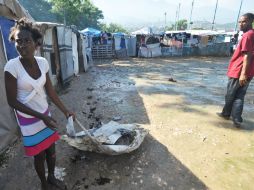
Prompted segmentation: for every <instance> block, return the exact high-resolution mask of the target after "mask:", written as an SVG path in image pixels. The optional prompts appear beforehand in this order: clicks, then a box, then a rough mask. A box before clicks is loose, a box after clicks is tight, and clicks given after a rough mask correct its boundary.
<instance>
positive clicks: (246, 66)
mask: <svg viewBox="0 0 254 190" xmlns="http://www.w3.org/2000/svg"><path fill="white" fill-rule="evenodd" d="M251 56H252V55H251V53H250V52H246V53H244V56H243V67H242V71H241V75H240V78H239V83H240V86H244V85H246V84H247V83H248V76H247V71H248V69H249V65H250V61H251Z"/></svg>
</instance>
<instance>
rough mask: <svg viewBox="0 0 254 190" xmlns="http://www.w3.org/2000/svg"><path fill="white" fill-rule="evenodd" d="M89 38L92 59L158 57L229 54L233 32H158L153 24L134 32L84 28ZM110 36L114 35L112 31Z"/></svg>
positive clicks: (84, 33)
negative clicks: (105, 36)
mask: <svg viewBox="0 0 254 190" xmlns="http://www.w3.org/2000/svg"><path fill="white" fill-rule="evenodd" d="M81 33H82V34H83V35H84V36H87V37H88V38H91V40H89V41H90V42H91V43H90V49H91V52H92V57H93V58H95V59H96V58H99V59H101V58H122V57H127V56H131V57H158V56H164V57H168V56H198V55H202V56H210V55H213V56H228V55H230V48H231V46H232V43H231V38H232V34H229V33H226V32H224V31H211V30H185V31H167V32H163V33H159V34H155V33H153V31H152V28H151V27H144V28H141V29H140V30H137V31H134V32H132V33H131V34H130V35H126V34H124V33H113V34H112V38H111V37H109V35H107V36H108V37H107V39H108V40H105V39H104V37H103V36H104V34H103V32H101V31H99V30H96V29H93V28H86V29H84V30H82V31H81ZM110 35H111V34H110Z"/></svg>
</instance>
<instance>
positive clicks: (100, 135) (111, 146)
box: [62, 119, 148, 155]
mask: <svg viewBox="0 0 254 190" xmlns="http://www.w3.org/2000/svg"><path fill="white" fill-rule="evenodd" d="M76 122H77V123H78V125H79V126H80V127H81V128H82V129H83V131H81V132H79V133H76V137H75V138H71V137H69V136H67V135H63V136H62V140H64V141H66V142H67V143H68V144H69V145H70V146H73V147H75V148H77V149H79V150H83V151H91V152H98V153H104V154H108V155H119V154H124V153H129V152H131V151H133V150H136V149H137V148H138V147H139V146H140V145H141V143H142V142H143V140H144V138H145V136H146V135H147V134H148V131H147V130H146V129H143V128H140V127H138V126H137V125H136V124H120V123H117V122H115V121H110V122H109V123H107V124H103V125H102V126H101V127H100V128H93V129H89V130H87V129H85V127H84V126H83V125H82V124H81V123H80V122H79V121H78V120H77V119H76Z"/></svg>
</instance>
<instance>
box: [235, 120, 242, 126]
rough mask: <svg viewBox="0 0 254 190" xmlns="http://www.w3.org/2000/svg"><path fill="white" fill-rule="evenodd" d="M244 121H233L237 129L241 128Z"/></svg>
mask: <svg viewBox="0 0 254 190" xmlns="http://www.w3.org/2000/svg"><path fill="white" fill-rule="evenodd" d="M242 122H243V121H239V120H238V119H233V123H234V125H235V126H236V127H241V124H242Z"/></svg>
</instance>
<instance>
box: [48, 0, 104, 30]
mask: <svg viewBox="0 0 254 190" xmlns="http://www.w3.org/2000/svg"><path fill="white" fill-rule="evenodd" d="M49 2H51V4H52V12H53V13H56V14H57V15H58V18H60V19H61V20H62V22H64V21H66V25H76V26H77V27H78V28H79V29H83V28H86V27H88V26H89V27H95V28H96V27H98V26H99V20H100V19H103V18H104V16H103V14H102V11H101V10H99V9H98V8H97V7H95V6H94V5H93V4H92V2H91V1H90V0H49Z"/></svg>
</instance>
